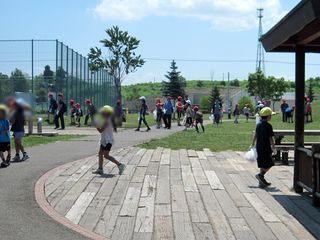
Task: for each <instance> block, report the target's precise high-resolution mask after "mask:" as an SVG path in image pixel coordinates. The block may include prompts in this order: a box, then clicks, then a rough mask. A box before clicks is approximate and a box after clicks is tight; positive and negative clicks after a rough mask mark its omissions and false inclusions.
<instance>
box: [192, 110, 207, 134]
mask: <svg viewBox="0 0 320 240" xmlns="http://www.w3.org/2000/svg"><path fill="white" fill-rule="evenodd" d="M193 111H194V118H195V121H196V130H197V132H199V127H198V124H200V126H201V128H202V131H203V132H204V126H203V114H202V112H200V111H199V107H198V106H195V107H194V108H193Z"/></svg>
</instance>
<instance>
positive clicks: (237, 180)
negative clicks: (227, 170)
mask: <svg viewBox="0 0 320 240" xmlns="http://www.w3.org/2000/svg"><path fill="white" fill-rule="evenodd" d="M228 175H229V176H230V178H231V179H232V181H233V183H234V184H235V185H236V186H237V187H238V189H239V191H240V192H241V193H252V189H251V188H249V186H248V185H247V184H246V183H245V181H244V180H243V179H242V178H241V177H240V175H239V174H228Z"/></svg>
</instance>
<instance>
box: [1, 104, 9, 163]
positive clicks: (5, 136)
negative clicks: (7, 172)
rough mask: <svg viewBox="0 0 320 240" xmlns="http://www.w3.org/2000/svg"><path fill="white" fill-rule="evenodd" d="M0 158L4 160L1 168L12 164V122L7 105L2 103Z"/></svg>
mask: <svg viewBox="0 0 320 240" xmlns="http://www.w3.org/2000/svg"><path fill="white" fill-rule="evenodd" d="M4 152H7V157H6V158H5V156H4ZM0 158H1V160H2V163H1V166H0V167H1V168H5V167H8V166H9V165H10V160H11V148H10V122H9V120H8V119H7V108H6V106H5V105H0Z"/></svg>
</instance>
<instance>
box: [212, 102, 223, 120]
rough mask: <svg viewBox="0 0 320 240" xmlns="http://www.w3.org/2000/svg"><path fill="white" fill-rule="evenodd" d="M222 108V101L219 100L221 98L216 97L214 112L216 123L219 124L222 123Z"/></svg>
mask: <svg viewBox="0 0 320 240" xmlns="http://www.w3.org/2000/svg"><path fill="white" fill-rule="evenodd" d="M221 110H222V103H221V102H220V101H219V99H216V100H215V101H214V104H213V107H212V114H213V116H214V123H215V124H217V126H219V123H220V117H221Z"/></svg>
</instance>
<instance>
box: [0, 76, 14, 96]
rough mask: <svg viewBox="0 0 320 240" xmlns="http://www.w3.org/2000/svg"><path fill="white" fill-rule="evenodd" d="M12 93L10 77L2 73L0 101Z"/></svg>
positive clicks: (0, 78) (0, 77)
mask: <svg viewBox="0 0 320 240" xmlns="http://www.w3.org/2000/svg"><path fill="white" fill-rule="evenodd" d="M11 93H12V91H11V84H10V80H9V77H8V75H6V74H3V73H0V101H1V100H3V99H4V98H5V97H7V96H9V95H10V94H11Z"/></svg>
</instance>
